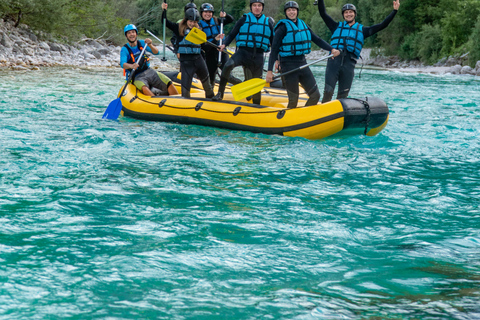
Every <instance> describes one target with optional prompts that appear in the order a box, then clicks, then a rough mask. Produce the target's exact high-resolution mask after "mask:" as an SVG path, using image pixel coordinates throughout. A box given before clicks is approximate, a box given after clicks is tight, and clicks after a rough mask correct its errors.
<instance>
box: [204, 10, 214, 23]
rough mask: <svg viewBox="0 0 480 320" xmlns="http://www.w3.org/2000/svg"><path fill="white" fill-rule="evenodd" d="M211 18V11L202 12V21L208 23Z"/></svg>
mask: <svg viewBox="0 0 480 320" xmlns="http://www.w3.org/2000/svg"><path fill="white" fill-rule="evenodd" d="M212 17H213V12H212V11H203V12H202V18H203V20H206V21H208V20H210V19H212Z"/></svg>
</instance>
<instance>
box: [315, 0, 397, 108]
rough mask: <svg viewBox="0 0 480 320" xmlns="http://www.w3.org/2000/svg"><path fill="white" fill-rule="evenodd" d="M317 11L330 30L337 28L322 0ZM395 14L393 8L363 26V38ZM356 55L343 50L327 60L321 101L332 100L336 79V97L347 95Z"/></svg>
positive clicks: (374, 31) (388, 21)
mask: <svg viewBox="0 0 480 320" xmlns="http://www.w3.org/2000/svg"><path fill="white" fill-rule="evenodd" d="M318 12H319V13H320V16H321V17H322V19H323V21H324V22H325V24H326V25H327V27H328V29H330V31H331V32H332V34H333V33H334V32H335V30H336V29H337V28H338V22H336V21H335V20H333V19H332V17H330V16H329V15H328V14H327V11H326V8H325V3H324V1H323V0H319V1H318ZM396 14H397V10H393V11H392V12H391V13H390V14H389V15H388V16H387V18H386V19H385V20H384V21H383V22H381V23H379V24H376V25H373V26H371V27H365V26H364V27H363V38H364V39H366V38H368V37H370V36H372V35H374V34H375V33H377V32H379V31H381V30H383V29H385V28H386V27H387V26H388V25H389V24H390V22H392V20H393V18H394V17H395V15H396ZM356 64H357V57H356V56H355V54H354V53H352V52H349V51H347V50H343V51H342V53H341V54H340V56H338V57H336V58H335V59H329V60H328V62H327V70H326V71H325V89H324V92H323V99H322V102H327V101H330V100H332V97H333V92H334V91H335V86H336V84H337V81H338V92H337V99H341V98H346V97H348V93H349V92H350V88H351V87H352V82H353V76H354V75H355V65H356Z"/></svg>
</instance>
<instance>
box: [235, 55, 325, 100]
mask: <svg viewBox="0 0 480 320" xmlns="http://www.w3.org/2000/svg"><path fill="white" fill-rule="evenodd" d="M330 57H333V54H331V55H328V56H326V57H323V58H320V59H318V60H315V61H313V62H310V63H307V64H304V65H303V66H301V67H299V68H295V69H293V70H290V71H288V72H285V73H282V74H279V75H278V76H275V77H273V80H275V79H278V78H280V77H283V76H286V75H288V74H290V73H293V72H296V71H298V70H302V69H304V68H306V67H308V66H311V65H312V64H315V63H317V62H320V61H322V60H325V59H328V58H330ZM266 84H267V81H266V80H263V79H259V78H254V79H250V80H247V81H244V82H242V83H239V84H236V85H234V86H232V87H231V90H232V94H233V98H234V99H235V101H238V100H242V99H244V98H246V97H249V96H253V95H254V94H255V93H257V92H259V91H261V90H262V89H263V87H265V85H266Z"/></svg>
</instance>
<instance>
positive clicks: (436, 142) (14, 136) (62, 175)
mask: <svg viewBox="0 0 480 320" xmlns="http://www.w3.org/2000/svg"><path fill="white" fill-rule="evenodd" d="M314 72H316V74H317V77H318V79H319V83H320V86H321V85H323V79H322V77H323V72H324V67H315V68H314ZM0 80H1V81H0V93H1V94H0V141H1V144H0V225H1V228H0V319H65V318H70V319H260V318H261V319H479V318H480V307H479V306H480V289H479V288H480V258H479V257H480V210H479V199H480V176H479V171H480V152H479V151H480V150H479V139H478V136H479V133H480V132H479V128H480V116H479V105H478V101H480V80H479V78H478V77H472V76H450V75H444V76H434V75H421V74H405V73H397V72H391V71H375V70H363V72H362V78H361V79H358V77H357V78H356V79H355V83H354V88H353V90H352V92H351V94H352V96H356V97H363V96H366V95H369V96H372V95H373V96H378V97H380V98H382V99H384V100H385V101H386V102H387V103H388V105H389V107H390V111H391V115H390V122H389V124H388V126H387V127H386V128H385V130H384V131H383V132H382V133H380V134H379V135H378V136H376V137H373V138H372V137H365V136H360V135H359V136H339V137H332V138H328V139H325V140H320V141H309V140H305V139H301V138H288V137H280V136H267V135H261V134H253V133H248V132H238V131H228V130H222V129H216V128H208V127H201V126H186V125H179V124H168V123H154V122H144V121H137V120H132V119H127V118H121V119H120V120H119V121H118V122H115V121H104V120H101V116H102V114H103V112H104V110H105V108H106V106H107V105H108V103H109V102H110V101H112V100H113V99H114V98H115V93H116V92H117V91H118V89H119V88H120V86H121V85H122V83H121V81H122V79H121V75H120V73H119V72H118V70H114V71H112V70H107V69H105V70H102V69H100V70H85V69H45V70H41V71H30V72H27V73H22V72H13V71H7V70H2V73H1V74H0Z"/></svg>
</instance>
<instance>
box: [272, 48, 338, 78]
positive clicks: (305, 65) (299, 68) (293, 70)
mask: <svg viewBox="0 0 480 320" xmlns="http://www.w3.org/2000/svg"><path fill="white" fill-rule="evenodd" d="M331 57H333V54H331V55H328V56H326V57H323V58H320V59H318V60H315V61H313V62H310V63H307V64H304V65H303V66H301V67H298V68H295V69H292V70H290V71H287V72H285V73H282V74H279V75H278V76H275V77H273V80H276V79H278V78H281V77H283V76H286V75H288V74H290V73H294V72H296V71H299V70H302V69H304V68H306V67H309V66H311V65H312V64H315V63H317V62H320V61H322V60H325V59H328V58H331Z"/></svg>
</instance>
